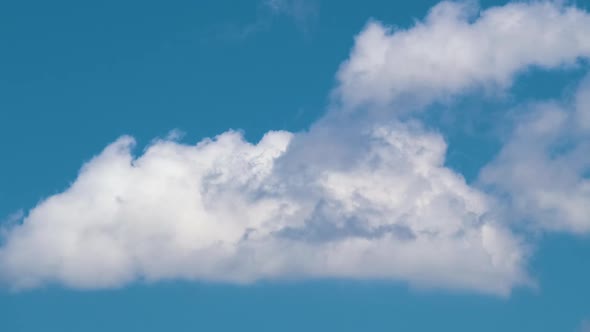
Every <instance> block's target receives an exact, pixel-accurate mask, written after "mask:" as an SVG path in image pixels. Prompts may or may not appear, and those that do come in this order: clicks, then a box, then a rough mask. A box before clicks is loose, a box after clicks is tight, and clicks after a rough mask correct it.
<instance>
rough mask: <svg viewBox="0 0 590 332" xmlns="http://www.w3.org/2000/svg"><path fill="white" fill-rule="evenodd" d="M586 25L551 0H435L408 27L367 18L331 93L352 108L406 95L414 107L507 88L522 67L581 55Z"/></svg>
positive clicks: (589, 45)
mask: <svg viewBox="0 0 590 332" xmlns="http://www.w3.org/2000/svg"><path fill="white" fill-rule="evenodd" d="M587 31H590V16H589V15H588V14H587V13H586V12H584V11H582V10H580V9H576V8H574V7H564V6H562V5H560V4H558V3H556V2H532V3H525V2H518V3H509V4H507V5H505V6H503V7H493V8H490V9H487V10H483V11H481V12H480V11H478V8H477V7H476V6H474V4H473V2H441V3H440V4H438V5H436V6H435V7H433V8H432V9H431V10H430V12H429V14H428V16H427V17H426V18H425V20H424V21H420V22H417V23H416V25H415V26H413V27H412V28H410V29H407V30H403V29H396V28H393V27H389V26H385V25H383V24H381V23H379V22H375V21H372V22H370V23H369V24H368V25H367V26H366V28H365V29H364V30H363V31H362V32H361V33H360V34H359V35H358V36H357V37H356V42H355V46H354V48H353V50H352V53H351V56H350V59H349V60H348V61H346V62H345V63H344V64H343V65H342V66H341V68H340V70H339V72H338V75H337V78H338V82H339V86H338V88H337V90H336V95H337V99H338V101H339V102H340V103H341V104H342V105H343V106H344V107H345V108H352V109H354V108H357V107H359V106H369V107H379V106H387V105H390V104H392V103H393V104H395V103H396V102H400V101H404V102H407V101H408V100H411V101H412V102H413V103H417V104H419V105H418V106H420V105H421V104H425V103H428V102H431V101H433V100H437V99H444V98H448V97H450V96H452V95H454V94H457V93H463V92H465V90H466V89H467V90H468V89H471V90H473V89H477V88H484V89H498V88H500V89H503V88H507V87H509V86H510V84H511V83H512V81H513V78H514V75H515V74H516V73H518V72H521V71H524V70H526V69H527V68H531V67H537V68H543V69H547V68H556V67H559V66H563V65H568V64H569V65H572V64H575V62H576V60H577V59H579V58H581V57H588V56H589V55H590V34H588V33H587ZM398 111H399V110H398Z"/></svg>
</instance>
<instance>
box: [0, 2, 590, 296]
mask: <svg viewBox="0 0 590 332" xmlns="http://www.w3.org/2000/svg"><path fill="white" fill-rule="evenodd" d="M584 31H590V15H589V14H588V13H586V12H584V11H581V10H579V9H576V8H573V7H564V6H562V5H560V4H556V3H553V2H538V3H537V2H536V3H531V4H526V3H517V4H508V5H506V6H504V7H497V8H491V9H487V10H485V11H481V12H478V9H477V8H475V7H473V6H470V5H467V4H464V3H450V2H443V3H441V4H439V5H437V6H435V7H434V8H433V9H432V10H431V11H430V13H429V14H428V16H427V17H426V18H425V19H424V21H422V22H417V23H416V25H415V26H414V27H412V28H410V29H407V30H395V29H392V28H389V27H386V26H384V25H383V24H381V23H377V22H371V23H369V24H368V25H367V27H366V28H365V29H364V30H363V31H362V32H361V33H360V34H359V35H358V36H357V37H356V41H355V45H354V47H353V49H352V51H351V55H350V58H349V59H348V60H347V61H346V62H344V63H343V65H342V66H341V68H340V70H339V72H338V74H337V79H338V85H337V87H336V88H335V91H334V96H335V100H336V103H335V105H336V106H334V108H333V109H330V110H329V112H328V113H327V115H326V116H325V117H324V118H323V119H321V120H320V121H318V123H316V124H314V125H313V126H312V127H311V128H310V129H309V130H308V131H306V132H301V133H289V132H282V131H272V132H268V133H267V134H266V135H265V136H264V137H263V138H262V139H261V140H260V141H259V142H258V143H256V144H252V143H249V142H247V141H245V140H244V139H243V137H242V136H241V135H240V133H238V132H234V131H228V132H226V133H223V134H221V135H219V136H217V137H215V138H213V139H206V140H203V141H201V142H199V143H198V144H196V145H188V144H183V143H180V142H178V141H175V140H173V139H164V140H159V141H156V142H154V143H153V144H151V145H150V146H149V147H147V148H146V149H145V151H143V152H142V153H141V154H140V155H134V154H133V153H132V151H133V149H132V148H133V144H134V141H133V139H132V138H130V137H122V138H120V139H119V140H117V141H115V142H114V143H112V144H110V145H109V146H108V147H107V148H106V149H105V150H104V151H102V152H101V153H100V154H99V155H97V156H96V157H95V158H93V159H92V160H90V161H89V162H87V163H86V164H85V165H84V166H83V168H82V169H81V171H80V173H79V175H78V178H77V179H76V181H75V182H74V183H73V184H72V185H71V186H70V187H69V188H68V189H67V190H65V191H64V192H62V193H60V194H57V195H54V196H51V197H49V198H47V199H46V200H44V201H42V202H41V203H40V204H38V205H37V206H36V207H35V208H33V209H31V210H30V211H29V212H28V213H27V215H26V216H25V217H24V218H23V220H22V223H21V224H19V225H15V226H10V227H9V228H8V229H6V230H5V232H4V240H3V245H2V247H1V248H0V278H1V280H3V282H4V283H6V284H7V285H9V286H10V287H13V288H31V287H38V286H41V285H44V284H47V283H58V284H63V285H66V286H69V287H74V288H107V287H117V286H122V285H125V284H128V283H131V282H134V281H137V280H143V281H148V282H149V281H158V280H170V279H186V280H208V281H221V282H234V283H248V282H254V281H257V280H261V279H300V278H351V279H382V280H396V281H405V282H408V283H410V284H412V285H414V286H417V287H432V288H446V289H461V290H471V291H477V292H483V293H491V294H500V295H507V294H509V293H510V291H511V290H512V289H513V288H514V287H516V286H519V285H530V284H531V283H532V281H531V278H530V277H529V276H528V274H527V271H526V262H527V258H528V256H529V255H530V250H529V245H528V244H527V243H526V242H524V241H523V239H521V238H519V236H517V235H516V234H515V233H514V232H513V231H512V230H511V225H512V223H513V222H514V221H515V220H521V219H523V218H524V219H526V218H528V219H530V220H531V223H532V224H534V225H536V226H534V227H539V228H540V229H543V230H559V231H569V232H574V233H583V232H587V231H590V220H588V218H587V217H584V216H587V215H588V208H587V206H590V204H588V203H589V197H590V196H589V184H588V179H587V174H588V173H587V171H588V166H589V165H590V161H589V160H588V157H587V156H585V155H584V153H583V152H584V151H588V147H589V144H590V141H589V140H588V129H590V123H589V119H590V116H589V114H590V109H589V108H588V106H589V104H590V103H589V102H588V101H589V100H590V97H589V96H590V93H589V92H588V91H589V89H588V88H587V83H585V85H582V87H581V88H580V91H579V92H578V93H577V95H576V96H577V97H576V98H577V99H576V101H573V102H571V103H569V104H567V105H566V104H563V105H553V104H543V105H538V106H536V107H531V111H530V116H529V117H527V118H526V119H524V120H523V121H522V124H520V125H518V126H517V128H516V130H515V132H514V134H513V136H512V137H511V138H509V139H508V141H507V142H506V144H505V146H504V148H503V149H502V151H501V152H500V154H499V155H498V156H497V158H496V159H495V160H494V161H493V162H492V163H491V164H490V165H488V166H487V167H486V169H484V171H483V172H482V177H481V179H480V181H479V182H478V183H477V184H474V185H470V184H467V183H466V182H465V180H464V178H463V177H462V176H461V174H458V173H456V172H455V171H453V170H451V169H449V168H447V167H445V164H444V162H445V154H446V148H447V144H446V142H445V140H444V138H443V137H442V136H441V135H440V134H438V133H436V132H433V131H432V130H429V129H426V128H425V126H424V125H423V124H422V123H420V121H418V120H417V119H412V118H411V117H410V118H408V117H405V118H404V120H401V118H398V117H397V114H400V113H406V112H407V111H408V109H404V108H400V107H401V105H404V104H405V105H407V101H408V100H413V99H416V98H419V99H420V102H419V103H414V105H413V108H412V109H415V108H416V106H418V107H424V106H426V105H428V104H429V103H432V102H435V101H438V100H443V99H445V98H449V97H451V96H455V95H459V94H461V93H465V92H467V91H471V90H473V89H479V88H487V87H493V88H494V89H496V88H501V89H506V88H508V87H510V84H511V82H512V80H513V78H514V77H515V75H516V74H518V73H519V72H522V71H524V70H526V69H527V68H530V67H541V68H546V69H548V68H560V67H561V66H563V65H573V64H575V63H576V62H577V61H579V59H581V58H584V57H587V56H588V55H590V37H589V36H588V34H586V33H584ZM361 110H365V111H368V112H361ZM373 110H378V111H379V112H380V113H383V112H385V113H386V114H387V115H388V116H387V117H386V118H387V120H384V117H383V116H380V117H374V116H373V115H372V111H373ZM563 142H565V143H563ZM562 143H563V144H562ZM560 144H561V145H560ZM531 168H532V169H533V170H534V171H533V172H530V173H527V172H526V171H522V170H526V169H531ZM519 172H520V173H519ZM523 172H524V173H526V176H521V175H520V174H521V173H523ZM539 178H542V181H534V180H535V179H539ZM571 188H574V190H571ZM500 193H501V194H500ZM505 197H508V199H506V198H505Z"/></svg>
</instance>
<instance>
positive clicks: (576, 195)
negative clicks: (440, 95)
mask: <svg viewBox="0 0 590 332" xmlns="http://www.w3.org/2000/svg"><path fill="white" fill-rule="evenodd" d="M589 101H590V78H588V79H586V81H585V82H584V83H583V84H582V85H581V86H580V88H579V90H578V92H577V93H576V96H575V100H574V102H573V103H571V104H573V105H562V104H558V103H555V102H553V103H542V104H537V105H533V106H532V107H531V108H532V109H531V110H530V111H529V113H528V114H527V116H526V117H525V118H524V119H522V120H521V121H520V122H519V123H518V125H517V126H516V128H515V131H514V133H513V135H512V137H511V138H510V139H509V140H508V141H507V142H506V144H505V146H504V147H503V148H502V151H501V152H500V154H499V156H498V157H497V158H496V160H494V161H493V162H492V163H491V164H490V165H488V166H487V167H486V168H485V169H484V170H483V172H482V174H481V181H482V182H483V183H485V184H487V185H491V186H493V187H494V189H496V190H499V191H500V192H501V193H502V194H508V195H509V196H510V202H511V204H512V206H511V207H510V210H511V211H510V213H511V216H512V217H513V218H514V219H516V220H519V219H521V218H525V219H529V220H530V221H531V222H532V223H533V227H541V228H543V229H547V230H553V231H569V232H575V233H585V232H590V218H589V217H588V216H590V178H589V176H590V130H589V129H590V121H589V119H590V118H589V117H588V114H590V102H589ZM518 217H521V218H518Z"/></svg>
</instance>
